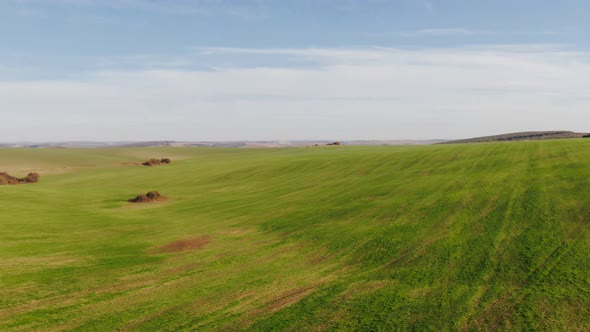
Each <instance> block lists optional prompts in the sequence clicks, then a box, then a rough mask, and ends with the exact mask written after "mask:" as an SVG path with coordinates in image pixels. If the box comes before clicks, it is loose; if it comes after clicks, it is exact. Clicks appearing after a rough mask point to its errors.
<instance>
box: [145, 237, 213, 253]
mask: <svg viewBox="0 0 590 332" xmlns="http://www.w3.org/2000/svg"><path fill="white" fill-rule="evenodd" d="M209 242H211V237H210V236H209V235H203V236H198V237H193V238H190V239H183V240H176V241H172V242H170V243H168V244H166V245H163V246H161V247H158V248H157V249H156V253H172V252H183V251H191V250H199V249H202V248H203V247H205V246H206V245H207V244H209Z"/></svg>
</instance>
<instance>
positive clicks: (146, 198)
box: [127, 191, 168, 203]
mask: <svg viewBox="0 0 590 332" xmlns="http://www.w3.org/2000/svg"><path fill="white" fill-rule="evenodd" d="M167 199H168V198H167V197H166V196H163V195H162V194H160V192H158V191H150V192H148V193H147V194H145V195H144V194H141V195H138V196H136V197H135V198H130V199H128V200H127V201H128V202H129V203H149V202H159V201H165V200H167Z"/></svg>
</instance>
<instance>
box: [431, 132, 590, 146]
mask: <svg viewBox="0 0 590 332" xmlns="http://www.w3.org/2000/svg"><path fill="white" fill-rule="evenodd" d="M589 136H590V134H588V133H576V132H573V131H564V130H554V131H525V132H518V133H509V134H502V135H493V136H483V137H475V138H468V139H460V140H455V141H447V142H442V143H440V144H460V143H486V142H506V141H529V140H545V139H565V138H582V137H589Z"/></svg>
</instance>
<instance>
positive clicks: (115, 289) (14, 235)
mask: <svg viewBox="0 0 590 332" xmlns="http://www.w3.org/2000/svg"><path fill="white" fill-rule="evenodd" d="M160 157H170V158H172V161H173V162H172V164H170V165H168V166H162V167H143V166H135V165H132V164H124V163H133V162H140V161H143V160H147V159H149V158H160ZM588 160H590V140H582V139H571V140H555V141H527V142H515V143H514V144H495V143H490V144H483V145H482V144H475V145H469V144H467V145H431V146H399V147H392V146H387V147H374V146H373V147H351V146H339V147H318V148H313V149H308V148H286V149H285V148H283V149H231V148H229V149H211V148H170V147H159V148H125V149H118V148H111V149H0V171H5V172H9V173H11V174H12V175H15V176H19V177H20V176H24V175H26V173H28V172H31V171H35V172H39V173H41V181H40V182H39V183H37V184H27V185H20V186H0V197H2V199H0V211H1V212H0V330H2V331H48V330H52V331H65V330H79V331H89V330H92V331H108V330H120V331H151V330H174V331H183V330H184V331H194V330H203V331H207V330H210V331H241V330H247V331H273V330H275V331H278V330H280V331H335V330H358V331H378V330H382V331H394V330H401V331H407V330H436V331H440V330H460V331H472V330H482V331H496V330H553V331H564V330H579V331H583V330H589V329H590V306H588V303H590V221H589V220H588V218H589V216H590V167H589V166H588ZM151 190H157V191H159V192H161V193H162V194H163V195H165V196H167V197H168V200H166V201H162V202H155V203H146V204H133V203H128V202H127V199H129V198H132V197H135V196H136V195H137V194H140V193H145V192H148V191H151Z"/></svg>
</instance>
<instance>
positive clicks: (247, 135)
mask: <svg viewBox="0 0 590 332" xmlns="http://www.w3.org/2000/svg"><path fill="white" fill-rule="evenodd" d="M198 51H199V52H201V53H203V54H205V55H210V56H215V57H217V56H221V55H225V56H227V55H230V56H235V57H238V58H243V57H257V56H260V55H264V56H271V57H278V58H284V59H290V58H305V59H306V61H309V62H311V63H313V64H314V65H313V66H308V67H289V66H283V67H273V68H269V67H264V66H262V65H260V66H249V67H240V66H222V67H218V68H217V70H215V71H189V70H182V69H164V70H142V71H136V72H124V71H110V72H97V73H94V74H93V75H92V76H91V78H90V79H86V80H84V81H46V82H0V113H2V115H3V116H4V117H5V118H11V119H14V120H15V122H19V121H18V120H19V119H35V120H34V121H22V122H20V123H19V125H18V126H14V123H9V122H2V123H0V141H20V140H67V139H69V140H71V139H92V140H128V139H133V140H139V139H143V140H148V139H179V140H180V139H191V140H198V139H199V140H200V139H209V140H223V139H226V140H232V139H319V138H326V139H420V138H433V137H438V138H440V137H443V138H445V137H448V138H454V137H464V136H473V135H483V134H493V133H500V132H505V131H518V130H535V129H572V130H587V129H586V128H584V126H583V124H584V123H588V122H589V121H590V112H587V110H588V108H589V107H590V98H588V97H587V96H589V95H590V94H589V92H590V91H589V90H590V88H588V87H590V78H589V77H590V60H589V57H588V55H587V54H585V53H580V52H571V51H567V50H565V49H563V48H562V47H559V46H556V45H517V46H497V45H496V46H495V45H491V46H480V47H465V48H454V49H416V50H407V49H390V48H377V47H375V48H358V49H323V48H316V49H247V48H246V49H243V48H198Z"/></svg>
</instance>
